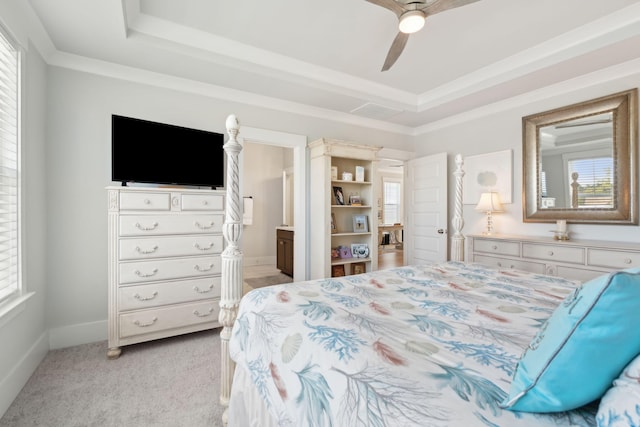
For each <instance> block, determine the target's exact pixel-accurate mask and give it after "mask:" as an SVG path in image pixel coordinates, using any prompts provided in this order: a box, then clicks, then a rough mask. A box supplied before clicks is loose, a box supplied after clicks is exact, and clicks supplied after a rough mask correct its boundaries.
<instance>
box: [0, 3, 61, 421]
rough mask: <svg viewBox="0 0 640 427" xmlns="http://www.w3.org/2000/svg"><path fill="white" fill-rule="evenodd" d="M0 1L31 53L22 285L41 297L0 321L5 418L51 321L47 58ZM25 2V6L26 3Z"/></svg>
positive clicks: (26, 66)
mask: <svg viewBox="0 0 640 427" xmlns="http://www.w3.org/2000/svg"><path fill="white" fill-rule="evenodd" d="M8 3H9V2H0V17H2V18H1V19H2V21H3V22H2V23H3V25H4V26H5V27H6V28H8V29H9V30H10V31H11V32H12V33H13V35H14V36H15V37H16V38H17V39H18V41H19V42H20V43H21V44H22V45H23V47H24V49H25V53H24V58H23V70H22V71H23V74H22V78H23V82H22V87H23V89H24V92H23V97H22V125H23V126H22V140H21V141H22V156H23V157H22V178H23V179H22V189H23V198H22V217H21V218H22V229H23V237H24V239H23V257H22V267H23V271H22V280H23V284H24V286H25V289H26V290H27V291H28V292H35V295H33V296H32V297H31V298H30V299H29V300H27V302H26V305H25V306H24V309H23V310H22V311H19V310H18V311H17V312H13V313H12V315H11V316H9V318H8V319H7V318H4V319H0V349H1V350H0V416H2V414H3V413H4V412H5V411H6V409H7V408H8V407H9V405H10V404H11V402H12V401H13V399H14V398H15V396H16V395H17V394H18V392H19V391H20V390H21V389H22V387H23V386H24V384H25V383H26V382H27V380H28V379H29V377H30V376H31V374H32V373H33V371H34V370H35V368H36V367H37V366H38V364H39V363H40V362H41V361H42V359H43V358H44V356H45V354H46V352H47V351H48V349H49V345H48V335H47V325H46V322H45V301H46V300H45V299H46V296H47V292H48V290H47V287H46V285H47V273H46V268H47V258H46V256H47V237H46V232H47V230H46V212H47V194H46V188H45V184H46V169H47V165H46V155H45V152H46V151H45V146H46V144H45V132H44V130H45V121H46V113H47V99H46V96H45V94H46V87H47V75H46V64H45V63H44V62H43V60H42V57H41V56H40V54H39V53H38V52H37V51H36V49H35V48H33V47H32V46H31V45H30V44H29V40H28V35H27V34H26V33H25V32H24V31H22V28H23V27H24V15H23V13H22V10H21V9H20V6H21V5H20V4H19V3H18V2H12V3H11V4H8ZM20 3H21V2H20Z"/></svg>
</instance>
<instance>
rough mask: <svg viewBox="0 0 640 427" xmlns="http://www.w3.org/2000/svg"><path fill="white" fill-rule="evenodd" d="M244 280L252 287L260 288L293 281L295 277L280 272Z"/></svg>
mask: <svg viewBox="0 0 640 427" xmlns="http://www.w3.org/2000/svg"><path fill="white" fill-rule="evenodd" d="M244 281H245V283H246V284H247V286H249V287H250V288H251V289H258V288H263V287H265V286H271V285H279V284H281V283H291V282H293V279H292V278H291V277H289V276H287V275H286V274H282V273H280V274H276V275H275V276H267V277H253V278H250V279H244Z"/></svg>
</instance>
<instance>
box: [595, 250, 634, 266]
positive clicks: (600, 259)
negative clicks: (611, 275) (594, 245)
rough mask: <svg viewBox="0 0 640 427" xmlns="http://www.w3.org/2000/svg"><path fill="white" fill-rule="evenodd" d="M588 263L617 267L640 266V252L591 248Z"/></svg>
mask: <svg viewBox="0 0 640 427" xmlns="http://www.w3.org/2000/svg"><path fill="white" fill-rule="evenodd" d="M587 253H588V258H587V259H588V264H589V265H594V266H599V267H608V268H615V269H623V268H631V267H640V252H631V251H617V250H608V249H589V251H588V252H587Z"/></svg>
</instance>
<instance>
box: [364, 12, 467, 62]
mask: <svg viewBox="0 0 640 427" xmlns="http://www.w3.org/2000/svg"><path fill="white" fill-rule="evenodd" d="M367 1H368V2H369V3H373V4H377V5H378V6H382V7H384V8H385V9H389V10H390V11H392V12H393V13H395V14H396V16H397V17H398V29H399V30H400V31H399V32H398V35H397V36H396V38H395V39H394V40H393V43H391V48H390V49H389V53H387V58H386V59H385V61H384V65H383V66H382V71H387V70H388V69H389V68H391V66H392V65H393V64H395V62H396V60H397V59H398V58H399V57H400V54H401V53H402V51H403V50H404V47H405V46H406V44H407V40H409V35H410V34H412V33H415V32H417V31H420V29H422V27H424V21H425V19H427V17H428V16H431V15H435V14H436V13H440V12H444V11H445V10H449V9H454V8H456V7H460V6H464V5H467V4H469V3H474V2H476V1H479V0H367Z"/></svg>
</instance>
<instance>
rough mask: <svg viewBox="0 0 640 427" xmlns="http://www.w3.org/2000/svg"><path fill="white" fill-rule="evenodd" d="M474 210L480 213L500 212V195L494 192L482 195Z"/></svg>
mask: <svg viewBox="0 0 640 427" xmlns="http://www.w3.org/2000/svg"><path fill="white" fill-rule="evenodd" d="M476 210H478V211H482V212H502V203H500V195H499V194H498V193H495V192H490V193H482V194H481V195H480V201H479V202H478V205H477V206H476Z"/></svg>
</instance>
